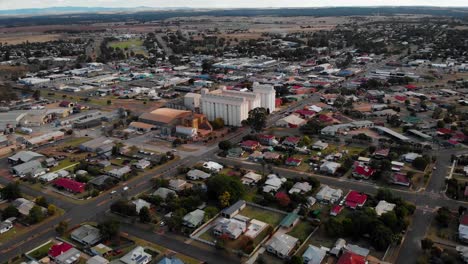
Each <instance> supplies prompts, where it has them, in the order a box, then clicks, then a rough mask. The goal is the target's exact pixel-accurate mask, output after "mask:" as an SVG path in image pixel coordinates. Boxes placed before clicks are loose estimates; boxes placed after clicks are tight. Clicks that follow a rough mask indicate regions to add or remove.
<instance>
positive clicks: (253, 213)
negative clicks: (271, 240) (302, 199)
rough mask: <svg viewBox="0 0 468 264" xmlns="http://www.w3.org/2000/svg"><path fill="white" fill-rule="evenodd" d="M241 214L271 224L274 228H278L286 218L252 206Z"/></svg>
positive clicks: (248, 206)
mask: <svg viewBox="0 0 468 264" xmlns="http://www.w3.org/2000/svg"><path fill="white" fill-rule="evenodd" d="M240 214H241V215H243V216H247V217H249V218H253V219H257V220H259V221H262V222H265V223H267V224H270V225H271V226H272V227H275V226H277V225H278V224H279V223H280V222H281V220H282V219H283V218H284V217H285V215H284V214H281V213H277V212H274V211H270V210H265V209H262V208H259V207H253V206H250V205H247V206H246V207H245V208H244V209H243V210H242V211H241V212H240Z"/></svg>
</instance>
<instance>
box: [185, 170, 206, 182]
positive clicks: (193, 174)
mask: <svg viewBox="0 0 468 264" xmlns="http://www.w3.org/2000/svg"><path fill="white" fill-rule="evenodd" d="M210 176H211V175H210V174H209V173H206V172H204V171H201V170H197V169H193V170H190V171H189V172H187V178H188V179H190V180H192V181H196V180H200V179H201V180H204V179H208V178H209V177H210Z"/></svg>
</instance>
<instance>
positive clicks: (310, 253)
mask: <svg viewBox="0 0 468 264" xmlns="http://www.w3.org/2000/svg"><path fill="white" fill-rule="evenodd" d="M326 254H327V250H326V249H325V248H323V247H321V248H319V247H316V246H314V245H309V247H308V248H307V250H306V251H305V252H304V254H302V259H303V260H304V263H306V264H320V263H322V261H323V259H324V258H325V255H326Z"/></svg>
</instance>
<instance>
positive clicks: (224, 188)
mask: <svg viewBox="0 0 468 264" xmlns="http://www.w3.org/2000/svg"><path fill="white" fill-rule="evenodd" d="M206 187H207V189H208V191H207V194H208V197H209V198H211V199H213V200H216V199H218V198H219V196H220V195H221V194H223V193H224V192H228V193H229V194H230V196H231V197H230V199H229V203H230V204H233V203H235V202H237V201H238V200H240V199H241V198H242V197H243V196H244V194H245V187H244V185H243V184H242V182H241V181H240V179H239V178H235V177H229V176H227V175H223V174H219V175H215V176H212V177H210V178H208V180H207V181H206Z"/></svg>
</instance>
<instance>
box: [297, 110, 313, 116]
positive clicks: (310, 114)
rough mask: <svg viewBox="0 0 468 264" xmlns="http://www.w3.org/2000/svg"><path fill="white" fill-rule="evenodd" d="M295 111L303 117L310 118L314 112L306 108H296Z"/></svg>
mask: <svg viewBox="0 0 468 264" xmlns="http://www.w3.org/2000/svg"><path fill="white" fill-rule="evenodd" d="M296 113H298V114H299V115H301V116H302V117H304V118H311V117H313V116H314V115H315V114H316V113H315V112H314V111H312V110H307V109H300V110H297V111H296Z"/></svg>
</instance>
